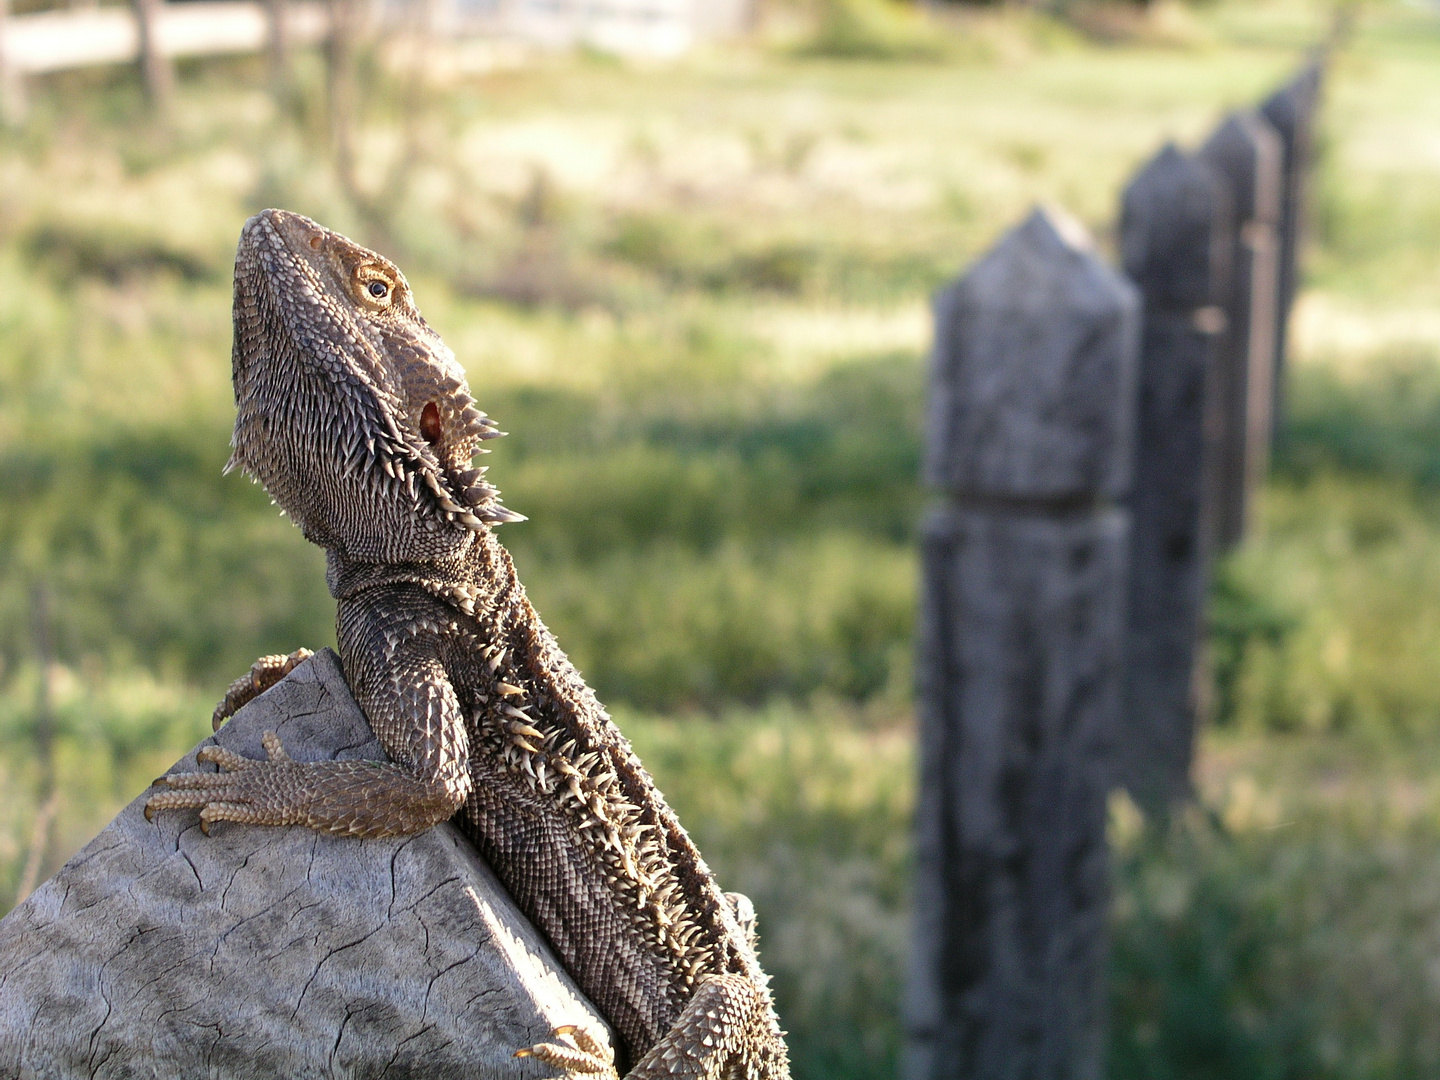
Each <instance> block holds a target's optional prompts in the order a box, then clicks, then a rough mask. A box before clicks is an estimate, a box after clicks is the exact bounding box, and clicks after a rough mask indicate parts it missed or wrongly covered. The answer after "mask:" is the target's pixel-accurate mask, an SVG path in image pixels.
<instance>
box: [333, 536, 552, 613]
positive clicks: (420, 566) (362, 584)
mask: <svg viewBox="0 0 1440 1080" xmlns="http://www.w3.org/2000/svg"><path fill="white" fill-rule="evenodd" d="M325 584H326V585H327V586H329V588H330V595H331V596H333V597H334V598H335V599H336V600H350V599H353V598H354V597H356V596H358V595H360V594H361V593H362V592H366V591H368V590H370V589H376V588H381V587H383V586H387V585H398V584H410V585H418V586H420V587H421V588H423V589H424V590H425V591H426V592H428V593H430V594H431V595H432V596H434V597H435V598H436V599H438V600H441V601H443V602H444V603H446V604H449V605H451V606H452V607H454V608H456V609H458V610H459V611H462V612H464V613H465V614H467V615H472V616H475V617H477V618H479V619H480V620H481V621H482V622H488V621H491V620H492V619H494V618H495V617H496V616H502V617H503V616H509V615H511V614H512V613H511V612H510V611H509V610H508V609H510V608H513V607H515V606H516V605H515V601H516V600H521V601H523V598H524V595H525V592H524V588H523V587H522V586H521V584H520V580H519V577H518V576H517V575H516V572H515V564H514V562H512V561H511V559H510V553H509V552H508V551H506V550H505V549H504V547H502V546H501V544H500V541H499V540H497V539H496V538H495V536H494V534H493V533H491V532H490V531H489V530H488V529H487V530H486V531H484V532H480V533H472V534H471V542H470V543H469V544H468V545H467V546H466V548H465V549H464V550H463V551H462V552H461V553H460V554H458V555H455V556H453V557H448V558H443V559H429V560H416V561H406V562H369V561H366V560H361V559H356V558H353V557H351V556H347V555H344V554H342V553H341V552H339V551H336V550H335V549H334V548H327V549H326V551H325ZM518 606H519V608H520V612H518V613H519V614H521V615H523V614H524V613H525V612H529V611H530V605H529V604H528V603H520V604H519V605H518ZM503 621H505V622H510V621H511V618H503Z"/></svg>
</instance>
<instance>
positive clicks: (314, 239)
mask: <svg viewBox="0 0 1440 1080" xmlns="http://www.w3.org/2000/svg"><path fill="white" fill-rule="evenodd" d="M324 242H325V238H324V237H323V236H321V235H320V234H319V233H312V234H311V236H310V246H311V247H312V248H314V249H315V250H316V251H319V250H320V245H321V244H323V243H324Z"/></svg>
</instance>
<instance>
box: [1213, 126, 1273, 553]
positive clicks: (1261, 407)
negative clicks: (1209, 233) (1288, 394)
mask: <svg viewBox="0 0 1440 1080" xmlns="http://www.w3.org/2000/svg"><path fill="white" fill-rule="evenodd" d="M1200 158H1201V159H1202V160H1203V161H1204V162H1205V163H1206V164H1207V165H1209V166H1210V167H1211V168H1213V169H1214V170H1215V171H1216V172H1217V173H1219V174H1220V176H1221V177H1222V178H1223V179H1224V181H1225V183H1226V184H1227V185H1228V188H1229V193H1230V206H1231V209H1232V219H1231V224H1232V228H1231V234H1230V241H1229V245H1228V247H1229V256H1228V262H1229V268H1230V269H1229V274H1228V280H1229V288H1228V289H1227V290H1226V292H1227V295H1226V296H1225V299H1224V301H1223V303H1222V304H1221V307H1223V308H1224V310H1225V315H1226V325H1225V329H1224V330H1223V332H1222V333H1221V335H1220V342H1219V351H1220V356H1219V359H1218V361H1217V363H1216V368H1215V372H1216V379H1215V384H1214V394H1213V396H1212V403H1213V405H1214V409H1213V411H1212V414H1211V417H1210V418H1209V420H1208V421H1207V424H1208V428H1209V431H1208V438H1209V442H1210V446H1209V447H1208V450H1207V457H1208V459H1209V470H1210V475H1209V477H1208V478H1207V491H1206V504H1207V508H1208V509H1207V512H1208V513H1209V514H1210V515H1211V524H1210V534H1211V536H1212V538H1213V540H1214V542H1215V546H1216V549H1217V550H1220V551H1223V550H1227V549H1229V548H1231V547H1234V546H1235V545H1236V544H1238V543H1239V542H1240V541H1241V540H1242V539H1244V537H1245V532H1246V529H1247V527H1248V524H1249V518H1250V506H1251V502H1252V498H1253V495H1254V492H1255V489H1256V488H1257V487H1259V485H1260V483H1261V482H1262V481H1263V480H1264V478H1265V472H1266V470H1267V469H1268V468H1269V464H1270V434H1271V430H1272V422H1273V417H1272V411H1273V409H1274V407H1275V390H1274V380H1275V327H1276V321H1277V319H1278V317H1279V311H1278V308H1277V304H1278V295H1277V291H1276V290H1277V288H1278V286H1279V279H1278V271H1279V262H1278V246H1277V242H1276V226H1277V224H1278V222H1279V217H1280V180H1281V172H1280V167H1281V147H1280V137H1279V136H1278V135H1276V134H1275V130H1274V128H1272V127H1271V126H1270V125H1269V123H1268V122H1266V121H1265V120H1264V118H1262V117H1261V116H1260V115H1259V114H1257V113H1253V112H1238V113H1233V114H1231V115H1230V116H1229V117H1228V118H1227V119H1226V120H1225V122H1224V123H1223V124H1221V125H1220V127H1219V129H1218V130H1216V132H1215V133H1214V134H1213V135H1212V136H1210V139H1209V140H1208V141H1207V142H1206V143H1205V145H1204V146H1203V147H1201V148H1200Z"/></svg>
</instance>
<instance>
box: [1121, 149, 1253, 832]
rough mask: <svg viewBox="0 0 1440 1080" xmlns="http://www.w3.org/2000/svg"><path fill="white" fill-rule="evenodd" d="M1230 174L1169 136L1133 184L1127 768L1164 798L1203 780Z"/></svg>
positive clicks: (1125, 239)
mask: <svg viewBox="0 0 1440 1080" xmlns="http://www.w3.org/2000/svg"><path fill="white" fill-rule="evenodd" d="M1229 218H1230V205H1229V198H1228V194H1227V192H1226V189H1225V184H1224V182H1223V181H1222V180H1221V179H1220V178H1219V177H1218V176H1217V175H1216V174H1215V173H1214V172H1213V171H1212V170H1211V169H1210V168H1209V167H1208V166H1206V165H1205V164H1203V163H1202V162H1200V161H1198V160H1196V159H1195V158H1193V157H1188V156H1186V155H1185V154H1182V153H1181V152H1180V151H1179V150H1177V149H1176V148H1175V146H1174V145H1173V144H1172V145H1169V146H1166V147H1165V149H1163V150H1161V151H1160V153H1159V154H1158V155H1156V156H1155V157H1154V158H1152V159H1151V160H1150V162H1149V163H1148V164H1146V165H1145V167H1144V168H1143V169H1141V170H1140V171H1139V172H1138V173H1137V174H1136V175H1135V178H1134V179H1133V180H1131V181H1130V184H1129V186H1128V187H1127V188H1126V189H1125V194H1124V198H1123V202H1122V209H1121V218H1120V235H1121V250H1122V252H1123V255H1124V261H1125V272H1126V273H1127V274H1128V275H1129V276H1130V279H1131V280H1132V281H1134V282H1135V284H1136V285H1138V286H1139V288H1140V295H1141V299H1142V302H1143V310H1144V318H1143V320H1142V325H1143V330H1142V332H1141V338H1140V380H1139V381H1140V395H1139V409H1138V412H1137V416H1136V424H1135V458H1134V465H1133V482H1132V485H1131V489H1130V498H1129V500H1128V501H1129V506H1130V563H1129V603H1128V617H1127V620H1126V628H1125V643H1126V647H1125V705H1124V710H1123V714H1122V715H1123V720H1122V723H1121V725H1120V732H1121V734H1120V737H1119V739H1118V740H1117V748H1116V756H1117V759H1118V762H1119V768H1120V773H1119V777H1120V780H1121V782H1122V783H1123V785H1124V786H1125V788H1126V789H1127V790H1128V791H1129V792H1130V795H1131V796H1132V797H1133V798H1134V799H1135V801H1136V802H1137V803H1139V804H1140V805H1141V806H1143V807H1144V808H1145V809H1147V810H1149V811H1151V812H1163V811H1164V810H1165V809H1166V808H1167V807H1168V806H1169V805H1170V804H1171V803H1173V802H1175V801H1176V800H1177V799H1181V798H1184V797H1185V796H1187V795H1188V794H1189V792H1190V758H1191V751H1192V746H1193V742H1194V733H1195V719H1196V712H1197V702H1196V690H1197V683H1196V678H1197V670H1196V659H1197V653H1198V651H1199V646H1200V635H1201V631H1202V626H1201V624H1202V616H1203V611H1204V600H1205V585H1206V553H1207V547H1208V542H1207V538H1206V537H1205V536H1204V535H1203V524H1204V514H1203V506H1202V501H1201V500H1202V496H1203V492H1204V486H1205V484H1204V480H1205V468H1204V463H1205V404H1206V387H1207V384H1209V383H1211V382H1212V381H1213V376H1212V374H1211V373H1212V369H1213V367H1214V360H1215V357H1216V355H1217V353H1216V348H1215V346H1216V342H1217V339H1218V338H1219V336H1220V331H1221V330H1223V328H1224V324H1225V315H1224V312H1223V311H1222V310H1221V309H1220V308H1219V307H1218V306H1216V304H1217V301H1219V300H1220V299H1222V297H1223V295H1224V285H1225V271H1226V268H1227V263H1226V260H1227V257H1228V255H1229V251H1228V247H1227V243H1226V242H1227V240H1228V238H1229V235H1230V228H1229Z"/></svg>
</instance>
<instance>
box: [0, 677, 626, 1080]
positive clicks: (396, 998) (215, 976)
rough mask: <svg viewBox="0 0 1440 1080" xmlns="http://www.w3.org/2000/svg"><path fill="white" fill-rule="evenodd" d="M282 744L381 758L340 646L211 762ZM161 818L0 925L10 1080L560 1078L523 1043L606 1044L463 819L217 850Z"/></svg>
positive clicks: (1, 1014) (222, 838)
mask: <svg viewBox="0 0 1440 1080" xmlns="http://www.w3.org/2000/svg"><path fill="white" fill-rule="evenodd" d="M266 730H274V731H277V732H278V733H279V735H280V737H281V738H282V739H283V740H284V743H285V746H286V747H287V748H288V749H289V750H290V751H291V752H292V754H293V755H294V757H296V758H297V759H301V760H321V759H350V760H355V759H365V760H384V759H385V755H384V751H383V750H381V748H380V746H379V744H378V743H377V742H376V741H375V738H374V736H373V735H372V733H371V731H370V728H369V726H368V725H367V723H366V721H365V718H364V716H363V715H362V713H361V712H360V709H359V707H358V706H357V705H356V704H355V702H354V700H353V699H352V698H351V696H350V692H349V690H348V688H347V686H346V684H345V681H344V678H343V676H342V674H341V672H340V667H339V664H338V662H337V660H336V658H335V656H334V654H333V653H331V652H330V651H329V650H323V651H322V652H320V653H319V654H317V655H316V656H315V657H314V658H313V659H311V660H309V661H307V662H306V663H304V664H302V665H301V666H300V667H298V668H297V669H296V670H295V671H294V672H292V673H291V674H290V675H289V676H287V677H286V678H285V679H284V680H283V681H282V682H280V683H279V684H278V685H276V686H275V687H274V688H273V689H271V690H270V691H269V692H267V693H266V694H264V695H262V696H261V697H260V698H257V699H256V700H255V701H254V702H252V703H251V704H250V705H248V706H247V707H245V708H244V709H242V710H241V711H240V712H239V713H238V714H237V715H236V716H235V718H234V719H233V720H231V721H230V723H229V724H227V725H226V726H225V727H224V728H222V729H221V731H220V732H219V734H218V735H217V736H216V737H215V738H214V739H213V740H212V739H206V740H205V742H204V743H201V744H200V746H204V745H206V744H208V743H211V742H218V743H219V744H220V745H221V746H224V747H226V748H228V749H231V750H234V751H236V752H237V753H240V754H244V755H246V756H248V757H252V758H253V757H261V756H263V753H262V750H261V746H260V737H261V734H262V733H263V732H264V731H266ZM199 748H200V747H199V746H197V747H196V748H195V750H198V749H199ZM201 767H202V766H197V764H196V759H195V751H192V752H191V753H190V754H189V755H188V756H187V757H186V758H185V759H183V760H182V761H181V762H180V763H179V764H177V765H176V766H175V769H176V770H180V771H192V770H195V769H197V768H201ZM203 768H213V766H203ZM144 802H145V796H144V795H142V796H141V797H140V798H138V799H136V800H135V801H134V802H132V803H131V804H130V805H129V806H127V807H126V808H125V809H124V810H123V811H121V813H120V814H119V815H118V816H117V817H116V818H115V820H114V821H112V822H111V823H110V825H109V826H107V827H106V828H105V830H104V831H103V832H101V833H100V835H99V836H97V837H96V838H95V839H94V840H92V841H91V842H90V843H89V844H88V845H87V846H86V847H85V848H84V850H82V851H81V852H80V853H79V854H78V855H76V856H75V858H73V859H71V860H70V862H69V863H67V864H66V865H65V866H64V868H62V869H61V870H60V872H59V873H57V874H56V875H55V876H54V877H53V878H51V879H50V880H49V881H48V882H46V883H45V884H44V885H42V886H41V887H40V888H39V889H38V890H36V892H35V893H34V894H33V895H32V896H31V897H30V898H29V899H28V900H26V901H25V903H23V904H21V905H20V906H19V907H17V908H16V909H15V910H14V911H12V912H11V913H10V914H9V915H8V916H6V917H5V919H4V920H3V921H0V1076H4V1077H12V1076H15V1077H21V1078H30V1077H35V1078H40V1077H46V1078H49V1077H72V1076H85V1077H116V1078H118V1077H132V1076H145V1077H151V1076H157V1075H158V1076H164V1075H172V1076H208V1077H215V1078H220V1077H262V1076H287V1077H341V1076H344V1077H352V1076H353V1077H381V1076H397V1077H399V1076H425V1077H427V1078H444V1077H451V1076H455V1077H459V1076H466V1077H473V1076H484V1077H486V1078H491V1077H494V1078H497V1080H500V1078H507V1077H514V1078H516V1080H521V1078H532V1077H533V1078H539V1077H543V1076H551V1075H554V1071H553V1070H552V1069H548V1068H547V1067H545V1066H543V1065H541V1064H539V1063H538V1062H536V1061H535V1060H534V1059H533V1058H532V1059H518V1060H517V1059H514V1058H512V1057H511V1054H512V1052H513V1051H514V1050H515V1049H516V1048H517V1047H522V1046H528V1045H529V1044H531V1043H534V1042H536V1041H537V1040H539V1039H542V1038H546V1037H548V1036H549V1035H550V1034H551V1032H553V1030H554V1029H555V1028H556V1027H557V1026H558V1025H562V1024H582V1025H585V1026H586V1027H588V1028H590V1029H591V1030H593V1031H600V1032H603V1031H606V1030H607V1028H606V1026H605V1023H604V1021H603V1019H602V1018H601V1017H600V1015H599V1014H598V1013H597V1012H596V1011H595V1009H594V1008H593V1006H591V1005H590V1004H589V1003H588V1002H587V1001H586V1000H585V999H584V998H583V997H581V996H580V994H579V992H578V991H577V990H576V989H575V986H574V984H573V983H572V982H571V980H570V978H569V976H568V975H567V974H566V973H565V972H564V971H563V969H562V968H561V967H560V966H559V964H558V963H557V962H556V960H555V958H554V956H553V954H552V953H551V951H550V949H549V947H548V946H547V945H546V944H545V942H544V941H543V939H542V938H541V937H540V935H539V934H538V933H537V932H536V931H535V929H534V928H533V927H532V926H531V925H530V924H529V923H528V922H526V920H525V918H524V917H523V916H522V915H521V914H520V912H519V911H518V910H517V909H516V907H515V905H514V902H513V901H512V900H511V899H510V897H509V895H508V894H507V893H506V892H505V890H504V888H503V886H501V885H500V884H499V882H498V881H497V880H496V878H495V876H494V875H493V874H492V873H491V871H490V869H489V867H487V866H486V865H485V863H484V862H483V861H482V860H481V859H480V857H479V856H478V855H477V854H476V852H475V851H474V849H473V848H472V847H471V845H470V843H469V842H468V841H467V840H465V839H464V838H463V837H462V836H461V835H460V833H459V831H458V830H456V829H455V827H454V826H452V825H450V824H448V823H447V824H442V825H439V826H437V827H435V828H433V829H430V830H428V831H426V832H423V833H419V834H417V835H412V836H402V837H393V838H386V839H357V838H353V837H345V836H334V835H328V834H321V833H316V832H313V831H311V830H309V829H306V828H303V827H298V826H296V827H289V828H256V827H249V826H242V825H235V824H231V823H227V822H222V823H219V824H217V825H216V826H215V827H214V829H213V830H212V834H211V836H209V837H208V838H207V837H205V836H202V835H201V833H200V830H199V828H198V820H197V817H196V815H195V814H193V813H180V812H172V813H161V814H157V815H156V816H155V820H154V822H147V821H146V820H145V817H144V814H143V810H142V808H143V806H144Z"/></svg>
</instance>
